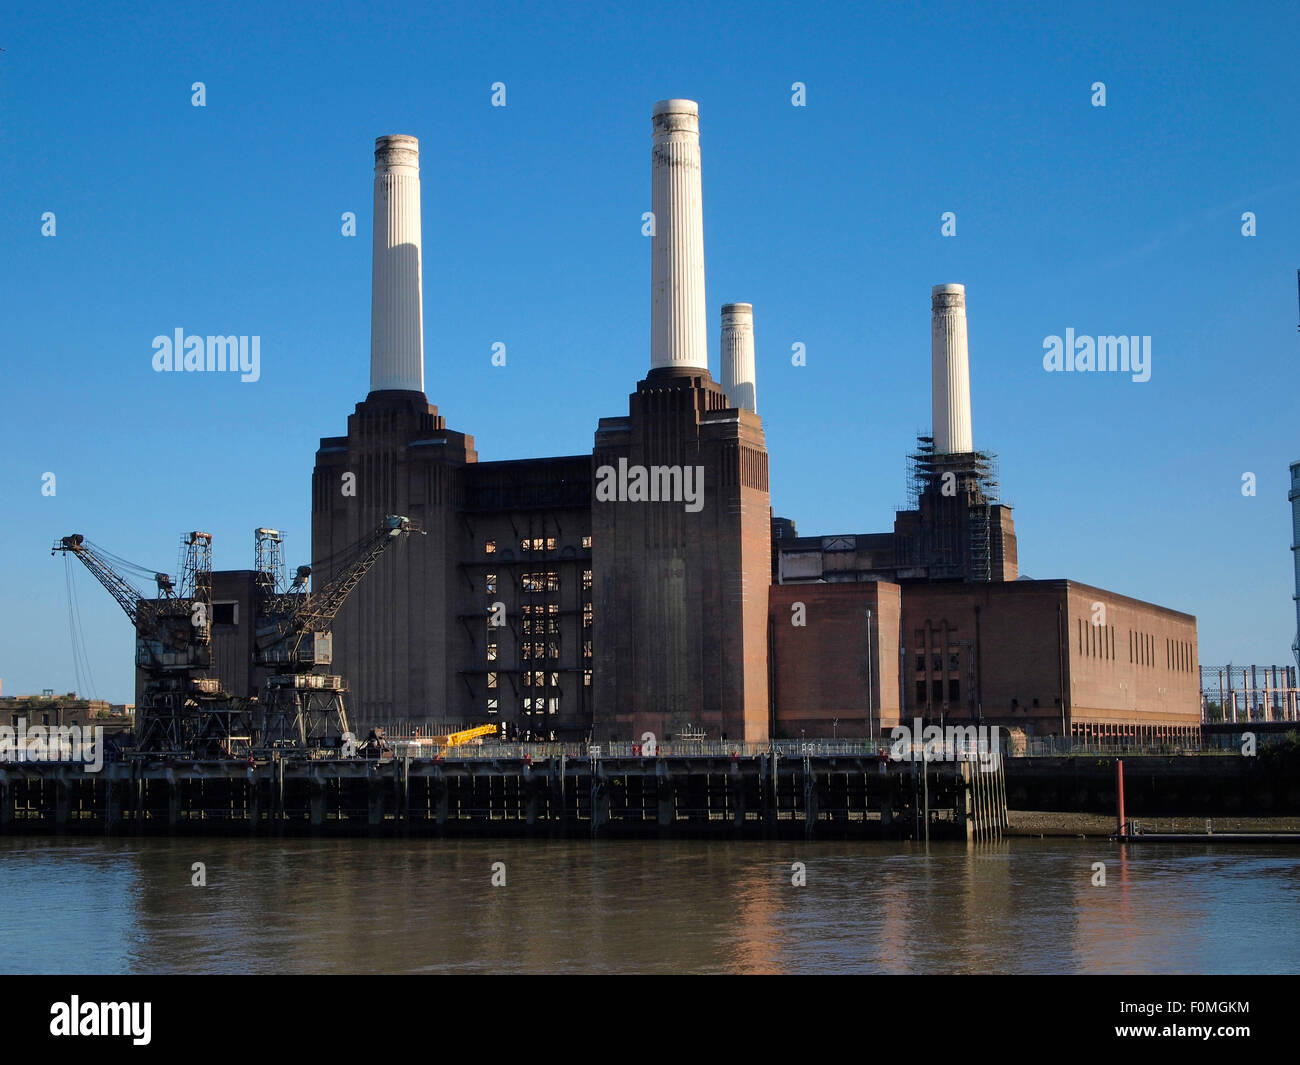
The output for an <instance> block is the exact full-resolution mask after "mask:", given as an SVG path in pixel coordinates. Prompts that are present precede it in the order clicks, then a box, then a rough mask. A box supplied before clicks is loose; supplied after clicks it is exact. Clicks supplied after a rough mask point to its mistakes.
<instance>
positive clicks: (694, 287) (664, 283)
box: [650, 100, 709, 372]
mask: <svg viewBox="0 0 1300 1065" xmlns="http://www.w3.org/2000/svg"><path fill="white" fill-rule="evenodd" d="M653 123H654V148H653V153H652V160H653V162H652V164H651V175H652V194H651V205H650V206H651V209H652V210H653V211H654V219H655V221H654V224H655V234H654V236H653V237H652V238H651V252H650V255H651V298H650V368H651V369H667V368H676V367H682V368H686V369H698V370H704V371H706V372H707V371H708V367H709V349H708V340H707V339H706V335H705V329H706V317H707V312H706V310H705V304H704V217H703V214H702V207H701V191H700V109H699V105H698V104H696V103H695V101H694V100H660V101H659V102H658V103H657V104H655V107H654V118H653Z"/></svg>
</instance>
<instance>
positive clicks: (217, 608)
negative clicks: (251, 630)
mask: <svg viewBox="0 0 1300 1065" xmlns="http://www.w3.org/2000/svg"><path fill="white" fill-rule="evenodd" d="M238 618H239V604H238V603H234V602H231V603H213V604H212V624H214V625H237V624H238V623H239V622H238Z"/></svg>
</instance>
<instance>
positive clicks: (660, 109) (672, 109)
mask: <svg viewBox="0 0 1300 1065" xmlns="http://www.w3.org/2000/svg"><path fill="white" fill-rule="evenodd" d="M699 113H700V105H699V104H698V103H696V102H695V101H694V100H660V101H659V102H658V103H656V104H655V109H654V114H655V116H656V117H657V116H659V115H698V114H699Z"/></svg>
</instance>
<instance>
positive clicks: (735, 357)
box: [722, 303, 757, 413]
mask: <svg viewBox="0 0 1300 1065" xmlns="http://www.w3.org/2000/svg"><path fill="white" fill-rule="evenodd" d="M754 385H755V382H754V306H753V304H751V303H724V304H723V305H722V388H723V391H725V392H726V393H727V400H728V401H729V402H730V403H731V405H732V406H733V407H737V408H739V407H743V408H744V409H745V410H750V411H754V412H755V413H757V407H756V406H755V396H754V392H755V387H754Z"/></svg>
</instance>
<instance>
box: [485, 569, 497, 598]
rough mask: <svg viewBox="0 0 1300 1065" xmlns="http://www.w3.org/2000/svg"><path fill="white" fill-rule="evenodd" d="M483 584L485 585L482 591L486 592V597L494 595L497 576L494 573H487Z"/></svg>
mask: <svg viewBox="0 0 1300 1065" xmlns="http://www.w3.org/2000/svg"><path fill="white" fill-rule="evenodd" d="M483 583H484V585H485V587H484V591H486V592H487V594H488V595H496V592H497V575H496V574H495V573H489V574H488V575H487V578H486V579H485V580H484V582H483Z"/></svg>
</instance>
